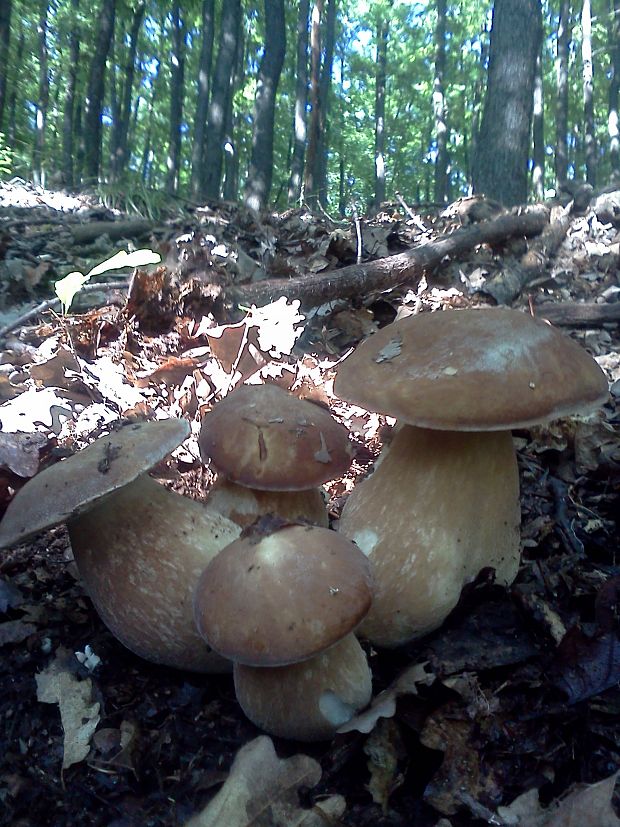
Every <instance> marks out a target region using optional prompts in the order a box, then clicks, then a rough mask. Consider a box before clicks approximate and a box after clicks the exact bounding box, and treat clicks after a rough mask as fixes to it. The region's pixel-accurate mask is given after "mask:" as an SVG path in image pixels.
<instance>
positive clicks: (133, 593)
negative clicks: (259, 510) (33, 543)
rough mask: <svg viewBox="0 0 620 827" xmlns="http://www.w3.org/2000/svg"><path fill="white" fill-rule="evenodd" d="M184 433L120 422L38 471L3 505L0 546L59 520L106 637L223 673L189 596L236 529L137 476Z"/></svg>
mask: <svg viewBox="0 0 620 827" xmlns="http://www.w3.org/2000/svg"><path fill="white" fill-rule="evenodd" d="M188 434H189V425H188V423H187V422H185V421H184V420H181V419H167V420H162V421H158V422H140V423H134V424H129V425H125V426H124V427H122V428H119V429H118V430H115V431H112V432H111V433H109V434H107V435H106V436H103V437H101V438H99V439H98V440H96V441H95V442H93V443H91V444H90V445H89V446H87V447H86V448H84V449H83V450H82V451H79V452H78V453H76V454H74V455H73V456H72V457H69V458H68V459H65V460H63V461H62V462H60V463H57V464H56V465H53V466H50V467H49V468H46V469H45V470H43V471H42V472H41V473H40V474H37V475H36V476H35V477H33V478H32V479H31V480H30V481H29V482H28V483H27V484H26V485H25V486H24V487H23V488H22V489H20V491H19V492H18V493H17V494H16V496H15V497H14V499H13V500H12V502H11V504H10V505H9V508H8V509H7V512H6V514H5V517H4V519H3V521H2V523H1V524H0V547H5V546H11V545H14V544H15V543H17V542H21V541H23V540H25V539H27V538H28V537H29V536H32V535H33V534H36V533H37V532H39V531H41V530H43V529H44V528H49V527H50V526H53V525H56V524H57V523H61V522H66V523H67V525H68V529H69V535H70V538H71V545H72V548H73V554H74V557H75V561H76V564H77V567H78V570H79V572H80V575H81V577H82V580H83V582H84V586H85V588H86V590H87V592H88V593H89V595H90V597H91V599H92V601H93V604H94V605H95V608H96V609H97V611H98V613H99V614H100V616H101V618H102V619H103V621H104V622H105V624H106V625H107V626H108V628H109V629H110V631H111V632H112V634H114V636H115V637H117V638H118V639H119V640H120V641H121V642H122V643H123V644H124V645H125V646H127V647H128V648H129V649H131V650H132V651H134V652H136V653H137V654H139V655H141V656H142V657H144V658H146V659H148V660H151V661H154V662H155V663H162V664H166V665H168V666H175V667H178V668H182V669H191V670H195V671H199V672H211V671H215V672H221V671H229V669H230V664H229V663H227V662H226V661H225V660H223V659H222V658H221V657H220V656H219V655H216V654H214V653H213V652H211V651H210V650H209V648H208V647H207V646H206V645H205V643H204V641H203V640H202V639H201V638H200V636H199V635H198V633H197V631H196V628H195V626H194V622H193V614H192V602H191V601H192V593H193V589H194V586H195V584H196V580H197V579H198V576H199V575H200V573H201V571H202V570H203V569H204V567H205V566H206V565H207V563H208V562H209V561H210V560H211V558H212V557H213V556H214V555H215V554H217V552H218V551H219V550H220V549H221V548H223V547H224V546H225V545H227V544H228V543H229V542H231V541H232V540H234V539H235V538H236V537H237V536H238V535H239V528H238V526H236V525H235V524H233V523H232V522H230V521H229V520H227V519H226V518H225V517H223V516H222V515H221V514H219V513H217V512H213V511H210V510H209V509H207V508H206V507H205V506H204V505H203V504H201V503H198V502H194V501H192V500H190V499H188V498H186V497H183V496H181V495H179V494H176V493H174V492H172V491H169V490H167V489H166V488H164V487H163V486H161V485H159V484H158V483H157V482H155V481H154V480H152V479H151V478H150V477H148V476H147V475H146V474H145V472H146V471H147V470H148V469H149V468H151V467H153V466H154V465H155V464H156V463H157V462H159V461H160V460H161V459H163V458H164V457H165V456H166V454H168V453H169V452H170V451H172V450H174V448H176V447H177V445H179V444H180V443H181V442H182V441H183V439H185V437H186V436H187V435H188Z"/></svg>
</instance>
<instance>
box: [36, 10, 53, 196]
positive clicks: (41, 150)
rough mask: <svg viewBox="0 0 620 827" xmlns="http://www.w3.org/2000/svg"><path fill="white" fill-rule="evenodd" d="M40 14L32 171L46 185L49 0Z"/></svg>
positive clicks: (48, 93)
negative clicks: (37, 89) (37, 88)
mask: <svg viewBox="0 0 620 827" xmlns="http://www.w3.org/2000/svg"><path fill="white" fill-rule="evenodd" d="M38 8H39V15H38V20H37V35H38V43H39V94H38V99H37V109H36V119H35V120H36V125H35V139H34V152H33V156H32V172H33V178H34V182H35V184H40V185H41V186H45V167H44V164H45V160H44V154H45V128H46V124H47V107H48V104H49V96H50V79H49V73H48V65H47V64H48V49H47V16H48V12H49V8H48V3H47V0H39V5H38Z"/></svg>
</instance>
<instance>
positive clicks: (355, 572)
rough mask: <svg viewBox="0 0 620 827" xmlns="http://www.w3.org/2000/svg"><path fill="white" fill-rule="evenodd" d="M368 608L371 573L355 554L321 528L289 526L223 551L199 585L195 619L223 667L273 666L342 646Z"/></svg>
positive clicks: (348, 544) (351, 545)
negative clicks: (232, 664) (221, 658)
mask: <svg viewBox="0 0 620 827" xmlns="http://www.w3.org/2000/svg"><path fill="white" fill-rule="evenodd" d="M370 603H371V586H370V565H369V563H368V560H367V559H366V558H365V556H364V555H363V554H362V552H361V551H360V550H359V549H358V548H357V546H355V544H354V543H352V542H351V541H350V540H347V539H346V538H345V537H343V536H341V535H339V534H336V532H335V531H330V530H328V529H326V528H317V527H315V526H301V525H293V526H286V527H284V528H280V529H279V530H276V531H273V532H272V533H270V534H267V535H266V536H265V535H260V534H257V535H255V536H249V537H244V538H242V539H240V540H236V541H235V542H233V543H231V544H230V545H229V546H227V547H226V548H225V549H223V551H221V552H220V553H219V554H218V555H217V557H215V559H214V560H212V561H211V563H209V565H208V566H207V567H206V569H205V570H204V572H203V574H202V575H201V577H200V580H199V582H198V585H197V587H196V592H195V596H194V617H195V620H196V625H197V626H198V630H199V632H200V634H201V635H202V636H203V637H204V638H205V640H206V641H207V643H208V644H209V645H210V646H211V647H212V648H213V649H215V651H216V652H219V653H220V654H221V655H223V656H224V657H226V658H228V659H229V660H232V661H235V662H239V663H245V664H248V665H250V666H280V665H284V664H288V663H295V662H298V661H301V660H305V659H307V658H311V657H312V656H313V655H315V654H317V653H318V652H321V651H323V650H324V649H327V648H328V647H329V646H332V645H333V644H334V643H336V642H337V641H338V640H341V639H342V638H343V637H344V636H345V635H346V634H348V633H349V632H351V631H353V629H355V627H356V626H357V625H358V623H359V622H360V621H361V620H362V618H363V617H364V615H365V614H366V613H367V612H368V609H369V608H370Z"/></svg>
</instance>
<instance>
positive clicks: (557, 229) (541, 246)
mask: <svg viewBox="0 0 620 827" xmlns="http://www.w3.org/2000/svg"><path fill="white" fill-rule="evenodd" d="M571 220H572V213H571V212H570V209H569V208H561V209H560V211H559V215H553V214H552V218H551V222H550V224H549V225H548V226H547V227H546V228H545V229H544V230H543V232H542V234H541V235H540V237H539V238H537V239H535V240H534V241H533V242H532V244H531V245H530V248H529V250H528V251H527V253H525V255H524V256H523V257H522V258H521V261H520V262H519V263H518V264H514V265H513V266H508V267H504V268H503V269H502V271H501V273H498V274H497V275H496V276H493V278H490V279H488V280H487V281H486V282H485V283H484V285H483V286H482V287H481V288H480V292H482V293H486V294H487V295H489V296H491V297H492V298H494V299H495V301H496V302H497V303H498V304H506V305H510V304H512V302H513V301H514V300H515V299H516V298H518V297H519V296H520V295H521V293H522V292H523V291H524V289H525V288H526V287H527V286H528V285H529V284H532V283H533V282H535V281H537V280H538V279H540V278H543V277H544V276H545V275H546V272H547V264H548V262H549V259H550V258H552V257H553V256H555V254H556V253H557V251H558V249H559V247H560V245H561V244H562V242H563V241H564V239H565V238H566V233H567V231H568V228H569V227H570V224H571Z"/></svg>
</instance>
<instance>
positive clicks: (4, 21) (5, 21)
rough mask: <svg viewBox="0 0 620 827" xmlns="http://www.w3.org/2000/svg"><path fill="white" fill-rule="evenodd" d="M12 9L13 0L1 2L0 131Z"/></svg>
mask: <svg viewBox="0 0 620 827" xmlns="http://www.w3.org/2000/svg"><path fill="white" fill-rule="evenodd" d="M12 10H13V2H12V0H3V2H2V3H0V131H2V121H3V116H4V108H5V103H6V90H7V76H8V69H9V46H10V44H11V12H12Z"/></svg>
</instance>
